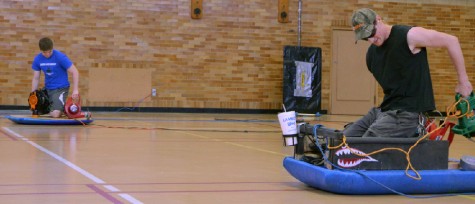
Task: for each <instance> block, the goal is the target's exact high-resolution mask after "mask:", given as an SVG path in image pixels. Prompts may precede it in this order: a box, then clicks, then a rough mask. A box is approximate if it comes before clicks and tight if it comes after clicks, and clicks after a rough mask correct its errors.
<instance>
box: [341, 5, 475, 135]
mask: <svg viewBox="0 0 475 204" xmlns="http://www.w3.org/2000/svg"><path fill="white" fill-rule="evenodd" d="M351 21H352V22H351V23H352V26H353V30H354V31H355V37H356V41H358V40H367V41H369V42H370V43H372V45H371V46H370V47H369V48H368V52H367V53H366V65H367V67H368V70H369V71H370V72H371V73H372V74H373V76H374V77H375V79H376V81H378V83H379V85H380V86H381V87H382V89H383V91H384V99H383V102H382V103H381V104H380V106H379V107H375V108H372V109H371V110H370V111H369V112H368V114H367V115H365V116H363V117H362V118H361V119H359V120H358V121H356V122H354V123H352V124H350V125H347V126H346V127H345V129H344V131H343V133H344V134H345V135H346V136H348V137H415V136H417V132H418V128H419V115H420V114H421V113H424V112H428V111H432V110H435V102H434V93H433V90H432V80H431V77H430V71H429V63H428V60H427V50H426V47H437V48H445V49H447V50H448V53H449V56H450V59H451V60H452V63H453V65H454V67H455V70H456V72H457V76H458V84H457V86H456V88H455V91H456V92H457V93H460V94H461V95H462V96H465V97H466V96H468V95H470V93H471V92H472V85H471V83H470V81H469V80H468V76H467V73H466V70H465V62H464V58H463V55H462V50H461V48H460V43H459V42H458V39H457V37H455V36H452V35H449V34H446V33H441V32H438V31H435V30H429V29H425V28H422V27H411V26H405V25H388V24H386V23H384V22H383V21H382V18H381V17H380V16H379V15H377V14H376V13H375V12H374V11H373V10H371V9H368V8H363V9H359V10H357V11H355V12H354V13H353V16H352V18H351Z"/></svg>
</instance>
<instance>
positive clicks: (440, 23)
mask: <svg viewBox="0 0 475 204" xmlns="http://www.w3.org/2000/svg"><path fill="white" fill-rule="evenodd" d="M445 2H446V1H436V0H425V1H424V0H423V1H409V0H406V1H366V0H359V1H357V0H350V1H347V0H323V1H312V0H303V12H302V38H301V39H302V46H310V47H321V48H322V51H323V52H322V53H323V62H322V64H323V76H322V78H323V86H322V108H323V109H328V107H329V97H330V87H329V86H330V82H329V79H330V70H331V60H330V59H331V55H330V53H331V50H330V49H331V44H330V43H331V31H332V29H334V28H348V29H349V26H348V25H349V23H348V19H349V17H350V15H351V12H352V11H353V10H354V9H356V8H360V7H370V8H373V9H375V10H376V11H377V12H378V13H379V14H380V15H381V16H383V18H384V20H385V21H386V22H387V23H389V24H396V23H400V24H410V25H418V26H424V27H427V28H431V29H437V30H440V31H443V32H448V33H450V34H453V35H456V36H458V37H459V40H460V42H461V44H462V48H463V51H464V56H465V61H466V65H467V69H468V72H469V76H470V77H471V80H472V82H473V83H474V84H475V77H474V76H475V73H474V70H473V68H474V67H475V66H474V64H475V48H474V44H475V43H474V41H475V32H474V31H475V25H474V24H475V12H474V10H475V3H472V1H463V0H458V1H450V2H448V3H445ZM289 9H290V11H289V12H290V14H289V15H290V16H289V18H290V22H289V23H279V22H278V21H277V0H275V1H269V0H244V1H229V0H204V3H203V12H204V14H203V18H202V19H198V20H194V19H191V18H190V1H189V0H160V1H157V0H133V1H132V0H122V1H112V0H83V1H71V0H44V1H35V0H30V1H28V0H25V1H13V0H3V1H0V10H1V12H0V28H1V30H2V31H1V32H0V45H1V46H0V86H1V88H0V105H27V96H28V93H29V91H30V87H31V75H32V71H31V62H32V59H33V57H34V55H35V54H37V53H38V52H39V50H38V40H39V39H40V38H41V37H43V36H50V37H52V38H53V40H54V41H55V48H56V49H59V50H61V51H63V52H64V53H66V54H67V55H68V56H69V57H70V58H71V59H72V60H73V62H74V63H75V64H76V66H77V68H78V69H79V72H80V93H81V95H82V96H83V99H84V105H86V106H106V107H107V106H110V107H116V106H133V105H134V104H135V102H136V101H139V100H140V98H137V100H136V101H131V102H130V103H124V102H121V103H119V102H114V101H110V102H101V103H98V102H92V101H88V100H87V98H84V96H87V94H88V91H89V89H93V88H94V87H89V86H88V77H89V76H88V75H89V70H91V69H94V68H129V69H141V68H147V69H152V87H154V88H157V90H158V96H157V97H154V98H152V99H151V100H150V101H145V102H143V103H142V104H141V106H142V107H176V108H219V109H229V108H231V109H280V108H281V103H282V49H283V46H285V45H297V9H298V0H290V8H289ZM429 53H430V54H429V57H430V60H431V61H430V65H431V69H432V76H433V81H434V88H435V95H436V100H437V101H436V103H437V107H438V109H440V110H441V111H444V110H445V107H446V106H448V105H450V103H452V102H453V95H454V91H453V90H454V87H455V85H456V78H455V74H454V73H453V66H452V65H451V63H450V60H449V58H448V56H447V54H446V51H445V50H440V49H429ZM124 94H127V93H124ZM380 95H381V94H380ZM144 97H145V96H144Z"/></svg>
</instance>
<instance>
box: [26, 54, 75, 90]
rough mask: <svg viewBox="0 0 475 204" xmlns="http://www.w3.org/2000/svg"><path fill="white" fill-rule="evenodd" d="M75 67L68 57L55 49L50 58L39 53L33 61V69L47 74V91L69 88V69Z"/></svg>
mask: <svg viewBox="0 0 475 204" xmlns="http://www.w3.org/2000/svg"><path fill="white" fill-rule="evenodd" d="M72 65H73V62H71V60H69V58H68V56H66V55H65V54H63V53H62V52H60V51H58V50H54V49H53V53H52V54H51V56H50V57H49V58H46V57H45V56H43V54H41V53H39V54H38V55H36V57H35V59H34V60H33V64H32V65H31V68H32V69H33V70H35V71H42V72H43V73H44V74H45V86H46V89H50V90H51V89H59V88H65V87H69V81H68V69H69V68H70V67H71V66H72Z"/></svg>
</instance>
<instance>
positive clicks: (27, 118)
mask: <svg viewBox="0 0 475 204" xmlns="http://www.w3.org/2000/svg"><path fill="white" fill-rule="evenodd" d="M5 118H7V119H9V120H11V121H12V122H15V123H17V124H22V125H87V124H90V123H92V122H93V121H94V120H93V119H92V118H75V119H69V118H51V117H49V116H36V117H34V116H31V115H7V116H5Z"/></svg>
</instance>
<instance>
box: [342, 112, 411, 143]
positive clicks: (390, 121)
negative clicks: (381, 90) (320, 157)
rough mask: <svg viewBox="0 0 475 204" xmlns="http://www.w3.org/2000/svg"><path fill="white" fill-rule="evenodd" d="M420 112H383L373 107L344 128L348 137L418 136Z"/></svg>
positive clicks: (344, 132)
mask: <svg viewBox="0 0 475 204" xmlns="http://www.w3.org/2000/svg"><path fill="white" fill-rule="evenodd" d="M418 127H419V113H414V112H407V111H401V110H390V111H385V112H382V111H381V109H379V108H372V109H370V110H369V112H368V114H366V115H365V116H363V117H362V118H361V119H359V120H357V121H356V122H354V123H352V124H349V125H347V126H346V127H345V129H344V130H343V134H344V135H345V136H347V137H417V136H418Z"/></svg>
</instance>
